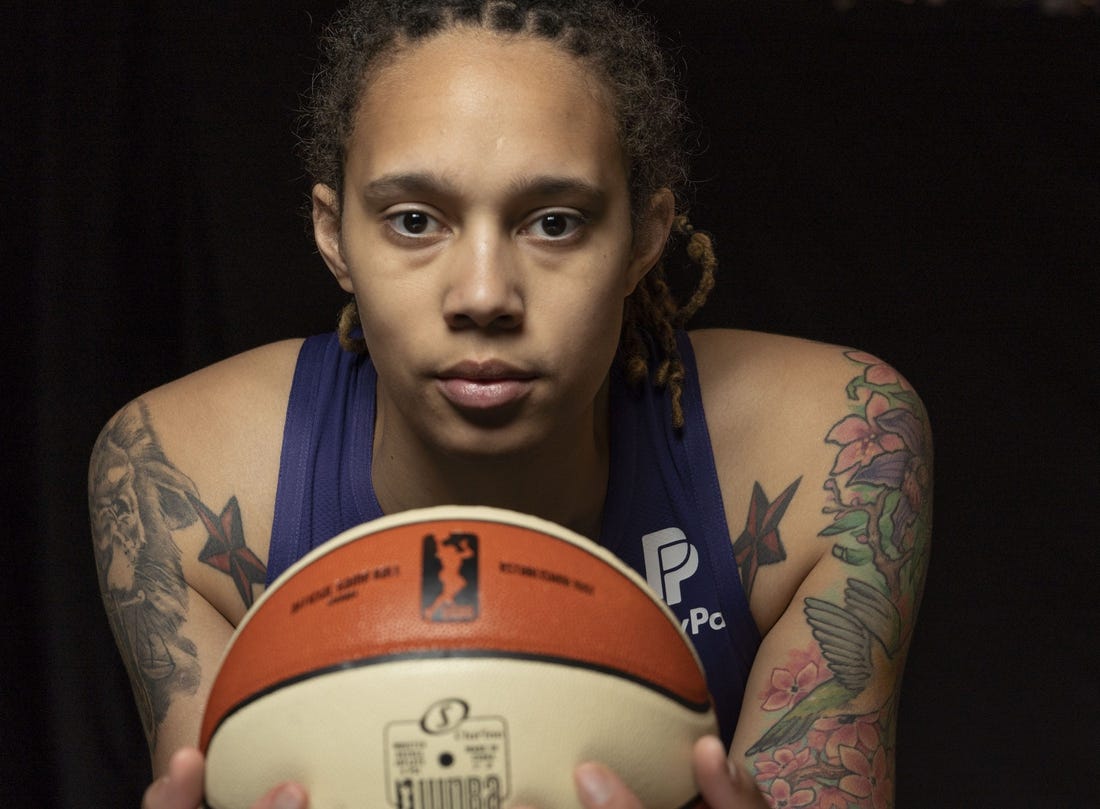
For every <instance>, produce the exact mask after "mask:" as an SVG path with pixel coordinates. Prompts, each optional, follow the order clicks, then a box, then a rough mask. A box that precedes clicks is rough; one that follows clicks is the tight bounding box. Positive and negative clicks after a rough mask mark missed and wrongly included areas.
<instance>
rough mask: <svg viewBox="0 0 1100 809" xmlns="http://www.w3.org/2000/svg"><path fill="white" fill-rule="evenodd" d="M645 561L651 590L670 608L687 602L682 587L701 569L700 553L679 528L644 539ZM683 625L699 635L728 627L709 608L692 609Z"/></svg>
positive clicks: (687, 629)
mask: <svg viewBox="0 0 1100 809" xmlns="http://www.w3.org/2000/svg"><path fill="white" fill-rule="evenodd" d="M642 558H643V559H644V561H645V576H646V581H647V582H648V583H649V586H650V587H651V588H653V591H654V592H655V593H657V594H658V595H659V596H660V597H661V598H662V599H664V602H665V603H666V604H668V606H670V607H673V606H675V605H677V604H679V603H680V602H681V601H683V600H684V594H683V590H682V588H681V586H680V585H682V584H683V583H684V582H685V581H686V580H688V579H690V578H691V577H692V576H693V575H694V574H695V571H696V570H698V569H699V551H698V550H697V549H696V548H695V546H694V545H692V544H691V543H690V542H688V539H687V536H686V535H685V534H684V532H683V531H681V530H680V529H679V528H675V527H673V528H664V529H662V530H660V531H654V532H653V533H652V534H646V535H645V536H643V537H642ZM680 625H681V626H682V627H683V629H684V631H685V632H689V633H691V634H692V635H698V634H699V632H700V630H701V629H703V628H704V627H707V626H709V627H710V628H711V629H722V628H724V627H725V625H726V620H725V618H723V617H722V613H720V612H715V613H711V612H710V611H709V610H708V609H707V608H706V607H692V608H691V609H690V610H689V612H688V617H687V618H684V619H683V620H682V621H681V622H680Z"/></svg>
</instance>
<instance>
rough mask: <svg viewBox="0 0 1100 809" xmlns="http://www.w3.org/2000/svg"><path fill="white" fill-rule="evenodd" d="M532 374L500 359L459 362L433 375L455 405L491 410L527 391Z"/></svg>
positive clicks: (523, 394) (448, 399) (529, 388)
mask: <svg viewBox="0 0 1100 809" xmlns="http://www.w3.org/2000/svg"><path fill="white" fill-rule="evenodd" d="M534 382H535V375H534V374H532V373H530V372H528V371H524V370H522V369H519V368H515V367H513V366H511V365H508V364H506V363H502V362H495V361H494V362H462V363H459V364H458V365H455V366H452V367H450V368H448V369H447V370H446V371H444V372H443V373H441V374H440V375H439V376H438V378H437V384H438V385H439V388H440V390H441V391H442V393H443V396H444V397H445V398H446V399H447V401H449V402H450V403H451V404H453V405H454V406H456V407H459V408H463V409H469V410H491V409H493V408H498V407H505V406H507V405H510V404H513V403H515V402H517V401H519V400H520V399H521V398H523V397H524V396H526V395H527V393H528V392H529V391H530V390H531V388H532V387H533V385H534Z"/></svg>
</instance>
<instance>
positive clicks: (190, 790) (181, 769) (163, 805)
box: [141, 747, 203, 809]
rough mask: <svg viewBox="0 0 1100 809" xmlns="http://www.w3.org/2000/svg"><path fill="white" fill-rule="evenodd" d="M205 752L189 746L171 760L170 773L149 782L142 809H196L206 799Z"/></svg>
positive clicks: (173, 755)
mask: <svg viewBox="0 0 1100 809" xmlns="http://www.w3.org/2000/svg"><path fill="white" fill-rule="evenodd" d="M202 772H203V758H202V753H200V752H199V751H198V750H195V749H193V748H190V747H187V748H183V749H181V750H177V751H176V752H175V753H173V754H172V757H171V758H170V759H169V760H168V772H167V773H165V774H164V775H162V776H161V777H160V778H158V779H157V780H156V781H154V782H153V783H152V784H150V785H149V788H148V789H146V790H145V795H144V796H143V798H142V801H141V806H142V809H195V807H197V806H198V805H199V804H200V803H201V802H202Z"/></svg>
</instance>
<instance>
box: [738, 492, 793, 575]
mask: <svg viewBox="0 0 1100 809" xmlns="http://www.w3.org/2000/svg"><path fill="white" fill-rule="evenodd" d="M801 482H802V478H798V480H796V481H795V482H794V483H792V484H791V485H790V486H788V487H787V488H786V489H784V490H783V493H782V494H781V495H779V497H777V498H775V501H774V502H772V503H769V502H768V496H767V495H766V494H764V489H763V488H762V487H761V486H760V484H759V483H754V484H753V486H752V499H751V500H750V501H749V515H748V517H747V518H746V519H745V530H744V531H742V532H741V536H739V537H738V538H737V541H736V542H734V543H733V555H734V558H735V559H736V560H737V567H738V568H739V569H740V570H741V583H742V585H743V586H744V589H745V595H748V594H750V593H751V592H752V586H753V584H754V583H755V582H756V573H757V571H758V570H760V566H761V565H774V564H775V563H776V562H782V561H783V560H784V559H786V558H787V551H786V549H784V547H783V541H782V540H781V539H780V538H779V521H780V520H781V519H782V518H783V515H784V514H785V513H786V511H787V506H789V505H790V504H791V500H792V499H793V498H794V493H795V491H796V490H797V489H798V484H799V483H801Z"/></svg>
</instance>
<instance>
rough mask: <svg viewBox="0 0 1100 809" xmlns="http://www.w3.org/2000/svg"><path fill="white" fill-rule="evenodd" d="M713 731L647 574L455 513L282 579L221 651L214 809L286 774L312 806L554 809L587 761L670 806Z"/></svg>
mask: <svg viewBox="0 0 1100 809" xmlns="http://www.w3.org/2000/svg"><path fill="white" fill-rule="evenodd" d="M715 732H716V723H715V719H714V713H713V711H712V708H711V703H710V698H709V695H708V691H707V686H706V680H705V678H704V675H703V671H702V668H701V666H700V664H699V660H698V657H697V656H696V654H695V650H694V649H693V647H692V646H691V644H690V642H689V641H688V640H687V638H686V636H685V635H684V634H683V632H682V630H681V628H680V625H679V623H678V621H677V620H676V618H675V617H674V616H673V614H672V613H671V612H670V611H669V610H668V608H667V607H666V606H665V605H664V604H663V603H662V602H661V601H660V600H659V599H658V598H657V597H656V596H655V595H654V594H653V592H652V591H651V590H650V589H649V587H648V586H647V584H646V583H645V581H644V580H643V579H642V578H641V577H640V576H638V575H637V574H636V573H634V571H632V570H631V569H629V568H628V567H627V566H625V565H624V564H623V563H621V562H620V561H619V560H618V559H616V558H615V557H614V556H613V555H611V554H610V553H609V552H608V551H606V550H604V549H603V548H601V547H599V546H598V545H596V544H595V543H593V542H591V541H589V540H587V539H584V538H583V537H581V536H579V535H577V534H574V533H572V532H570V531H568V530H566V529H564V528H562V527H560V526H557V525H554V524H552V523H549V522H546V521H543V520H539V519H535V518H532V517H529V516H526V515H521V514H517V513H514V512H510V511H503V510H499V509H489V508H473V507H456V506H444V507H436V508H430V509H423V510H418V511H410V512H405V513H402V514H397V515H393V516H388V517H383V518H381V519H379V520H375V521H373V522H370V523H366V524H364V525H361V526H359V527H357V528H353V529H350V530H348V531H345V532H344V533H342V534H340V535H339V536H337V537H335V538H334V539H332V540H331V541H329V542H327V543H325V544H324V545H323V546H321V547H319V548H317V549H315V550H314V551H313V552H312V553H310V554H308V555H307V556H305V557H304V558H303V559H301V560H300V561H299V562H297V563H296V564H295V565H294V566H293V567H291V568H290V569H289V570H287V571H286V572H285V573H284V574H283V575H282V576H280V577H279V578H278V580H276V581H275V582H274V583H273V584H272V586H271V587H269V588H268V589H267V591H266V592H264V593H263V595H262V596H260V598H258V599H257V601H256V603H255V605H254V606H253V608H252V609H251V610H250V611H249V613H248V614H247V615H246V616H245V618H244V620H243V621H242V622H241V624H240V626H239V627H238V628H237V630H236V632H235V633H234V635H233V638H232V641H231V642H230V645H229V647H228V648H227V650H226V652H225V655H224V657H223V659H222V664H221V668H220V669H219V672H218V675H217V678H216V679H215V682H214V684H213V687H212V690H211V693H210V696H209V699H208V702H207V706H206V711H205V713H204V716H203V722H202V728H201V738H200V747H201V748H202V750H203V751H204V752H205V753H206V757H207V764H206V800H207V803H208V805H209V806H211V807H213V809H247V807H249V806H251V804H252V803H253V802H254V801H255V800H257V799H258V798H259V797H260V796H261V795H262V794H263V793H264V792H266V791H267V790H268V789H270V788H271V787H273V786H274V785H276V784H277V783H280V782H282V781H288V780H293V781H298V782H299V783H301V784H302V785H303V786H305V787H306V789H307V790H308V791H309V794H310V806H311V807H312V809H336V807H345V808H347V809H351V808H352V807H355V808H356V809H359V808H360V807H371V808H373V807H385V806H391V807H396V808H397V809H497V807H508V806H518V805H521V804H522V805H532V806H536V807H542V809H557V808H558V807H569V806H578V800H577V797H576V792H575V788H574V784H573V768H574V766H575V765H576V764H578V763H580V762H581V761H586V760H595V761H601V762H603V763H605V764H607V765H609V766H610V767H612V768H613V769H614V770H615V771H616V772H617V773H619V775H620V776H621V777H622V778H623V779H624V781H626V783H627V784H628V785H629V786H630V787H631V788H632V789H633V790H634V791H635V792H636V793H637V794H638V796H639V797H640V798H641V799H642V801H643V803H644V804H645V805H646V806H647V807H650V808H651V809H674V808H675V807H685V806H689V805H691V804H692V803H693V802H694V801H695V800H696V798H697V789H696V787H695V784H694V780H693V777H692V768H691V748H692V745H693V743H694V742H695V740H696V739H697V738H699V737H700V736H702V735H704V734H707V733H715Z"/></svg>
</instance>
